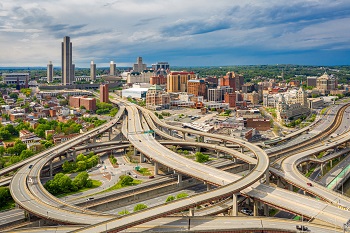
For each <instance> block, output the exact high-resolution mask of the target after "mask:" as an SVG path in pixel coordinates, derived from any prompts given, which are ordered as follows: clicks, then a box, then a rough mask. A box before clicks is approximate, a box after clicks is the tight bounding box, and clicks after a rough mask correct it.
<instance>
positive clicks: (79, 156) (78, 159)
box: [77, 154, 86, 162]
mask: <svg viewBox="0 0 350 233" xmlns="http://www.w3.org/2000/svg"><path fill="white" fill-rule="evenodd" d="M85 160H86V156H85V155H84V154H79V155H78V156H77V162H78V161H85Z"/></svg>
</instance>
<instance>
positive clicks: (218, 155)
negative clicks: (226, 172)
mask: <svg viewBox="0 0 350 233" xmlns="http://www.w3.org/2000/svg"><path fill="white" fill-rule="evenodd" d="M216 158H217V159H218V158H220V152H219V151H216Z"/></svg>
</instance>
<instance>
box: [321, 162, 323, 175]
mask: <svg viewBox="0 0 350 233" xmlns="http://www.w3.org/2000/svg"><path fill="white" fill-rule="evenodd" d="M321 175H322V176H323V163H321Z"/></svg>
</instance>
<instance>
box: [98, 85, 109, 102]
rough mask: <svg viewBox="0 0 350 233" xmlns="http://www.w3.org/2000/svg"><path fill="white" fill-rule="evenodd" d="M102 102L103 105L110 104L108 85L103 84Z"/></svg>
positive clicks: (101, 86)
mask: <svg viewBox="0 0 350 233" xmlns="http://www.w3.org/2000/svg"><path fill="white" fill-rule="evenodd" d="M100 102H101V103H108V102H109V95H108V84H101V85H100Z"/></svg>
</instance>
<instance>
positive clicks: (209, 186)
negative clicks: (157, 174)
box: [205, 182, 211, 191]
mask: <svg viewBox="0 0 350 233" xmlns="http://www.w3.org/2000/svg"><path fill="white" fill-rule="evenodd" d="M205 184H206V185H207V191H209V190H210V189H211V185H210V184H209V183H208V182H205Z"/></svg>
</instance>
